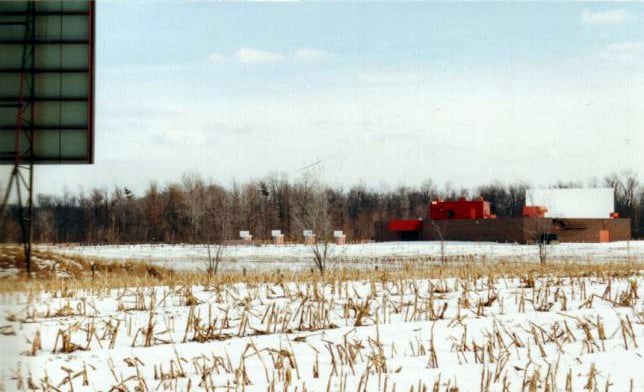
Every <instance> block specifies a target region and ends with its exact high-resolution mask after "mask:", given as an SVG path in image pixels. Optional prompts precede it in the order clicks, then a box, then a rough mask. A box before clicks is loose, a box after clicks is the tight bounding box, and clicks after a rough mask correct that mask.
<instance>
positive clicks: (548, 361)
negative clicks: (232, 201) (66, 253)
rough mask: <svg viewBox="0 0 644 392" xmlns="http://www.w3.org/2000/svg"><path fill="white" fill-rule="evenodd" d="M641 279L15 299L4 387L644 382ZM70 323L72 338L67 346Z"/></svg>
mask: <svg viewBox="0 0 644 392" xmlns="http://www.w3.org/2000/svg"><path fill="white" fill-rule="evenodd" d="M363 248H364V247H363ZM642 285H644V278H642V277H641V275H639V276H634V277H631V278H628V279H623V278H622V279H618V278H613V279H611V280H610V281H609V280H607V279H603V278H601V279H600V278H592V277H586V278H572V279H570V278H561V277H558V278H554V277H552V278H542V279H539V278H538V279H536V281H535V282H534V284H530V282H528V281H522V280H520V279H510V278H508V279H498V280H494V281H492V280H489V279H487V278H484V279H479V280H470V281H458V280H456V279H446V280H428V279H419V280H396V281H385V282H380V281H378V282H376V281H348V282H335V283H326V284H325V283H312V282H305V283H293V282H286V283H281V282H278V283H263V284H258V285H247V284H244V283H236V284H229V285H221V286H215V287H202V286H192V287H173V288H171V287H152V288H131V289H120V290H112V291H104V290H97V291H82V290H81V291H78V292H76V293H75V295H74V296H73V297H64V296H63V297H61V293H50V292H41V293H24V294H5V295H4V297H3V299H2V301H1V303H0V311H1V312H2V313H3V314H5V315H6V320H5V323H6V324H7V325H8V326H9V327H10V328H5V329H6V330H7V331H13V332H14V333H16V334H17V335H3V334H0V347H2V348H3V355H2V358H1V359H0V364H1V365H2V367H1V368H2V369H3V371H2V373H1V374H0V377H1V379H0V390H18V389H19V386H20V385H21V384H20V383H23V384H22V385H23V387H24V386H26V385H29V383H30V382H31V383H33V384H35V385H37V386H38V387H41V388H42V387H44V386H46V385H47V383H49V384H51V385H53V386H55V387H57V388H59V389H60V390H63V391H68V390H71V389H72V388H71V387H72V386H73V390H74V391H95V390H100V391H108V390H124V391H134V390H148V391H153V390H188V389H191V390H226V386H230V389H229V390H231V391H232V390H239V391H241V390H246V391H249V392H250V391H267V390H280V391H281V390H288V391H295V390H296V388H297V390H298V391H303V390H304V389H305V388H306V390H309V391H327V390H331V391H357V390H365V391H393V390H394V389H395V390H398V391H409V390H410V387H411V386H413V387H414V388H416V389H414V390H415V391H418V389H417V388H418V387H417V386H418V385H419V384H425V385H426V386H427V388H428V390H432V387H433V385H434V383H435V382H437V381H438V380H440V381H438V383H439V387H440V391H444V390H447V386H448V383H449V385H451V386H453V385H454V384H456V385H457V386H458V387H459V388H460V391H480V390H481V387H480V386H481V384H482V383H483V384H485V381H484V380H482V378H483V379H489V382H490V391H502V390H503V385H504V383H506V384H507V385H508V389H507V390H511V391H517V390H523V389H522V385H523V384H524V383H529V382H530V380H531V379H532V382H533V383H534V384H536V385H535V386H538V390H544V389H545V384H546V383H550V388H551V390H565V385H566V378H567V377H568V375H569V374H570V382H572V388H571V390H575V391H577V390H583V389H582V388H583V387H584V385H586V384H587V383H588V380H589V379H590V380H591V381H593V380H594V381H593V382H595V383H596V384H595V385H596V388H597V389H598V390H600V389H601V390H604V388H605V386H606V384H607V383H610V384H611V385H610V390H614V391H626V390H633V391H644V378H643V377H641V376H640V373H641V369H644V359H643V355H644V349H643V348H642V347H644V328H642V322H643V321H644V314H643V312H644V304H643V302H642V300H641V297H642V294H641V292H640V293H638V291H637V287H642ZM638 297H639V298H638ZM624 298H627V299H628V298H630V299H631V300H633V301H634V302H633V303H632V304H631V306H622V304H620V299H624ZM443 307H445V311H444V313H442V312H443V311H442V309H443ZM546 308H547V309H546ZM441 313H442V314H441ZM358 314H362V315H363V317H359V316H358ZM358 320H360V321H358ZM151 325H152V326H153V327H152V330H151V331H152V333H151V334H150V339H149V341H148V342H147V343H146V339H145V337H144V336H143V335H144V334H145V331H146V330H147V329H148V328H150V326H151ZM195 326H200V327H201V328H196V327H195ZM629 326H630V327H629ZM629 328H630V329H629ZM197 330H198V331H200V333H201V334H199V333H197ZM61 331H62V332H61ZM37 332H39V333H40V337H41V348H39V349H37V350H36V355H35V356H32V355H31V351H32V342H33V339H34V337H35V335H36V333H37ZM59 333H63V334H67V333H69V339H70V340H69V341H70V342H71V343H72V344H73V345H76V346H75V348H76V349H74V350H73V351H71V352H67V353H64V352H60V350H61V347H62V336H59V338H58V342H57V334H59ZM199 336H201V338H199ZM71 347H74V346H71ZM432 347H434V351H433V354H432ZM591 369H595V370H591ZM85 371H86V373H85ZM595 371H596V372H595ZM595 373H596V375H594V374H595ZM68 374H69V375H71V377H70V380H67V377H68ZM162 374H163V375H165V376H162ZM171 374H172V375H171ZM589 374H590V376H589ZM74 375H78V376H76V377H74ZM155 375H156V377H155ZM243 375H245V376H246V377H247V378H244V377H243ZM593 375H594V376H593ZM85 376H86V377H85ZM85 378H86V379H85ZM84 379H85V380H84ZM548 380H549V381H548ZM84 381H86V384H87V385H83V384H84ZM287 383H288V384H289V386H288V387H285V386H284V385H285V384H287ZM631 383H632V389H629V388H631ZM70 384H72V385H70ZM242 384H245V385H243V386H242ZM553 384H555V385H553ZM272 385H274V389H271V388H272ZM343 385H344V386H343ZM137 387H138V388H140V389H136V388H137ZM117 388H120V389H117ZM215 388H217V389H215ZM592 389H593V388H592V386H591V390H592ZM526 390H529V388H527V387H526ZM535 390H537V389H535Z"/></svg>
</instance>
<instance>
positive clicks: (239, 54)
mask: <svg viewBox="0 0 644 392" xmlns="http://www.w3.org/2000/svg"><path fill="white" fill-rule="evenodd" d="M233 57H234V58H235V60H237V61H239V62H240V63H246V64H270V63H279V62H281V61H283V60H284V55H283V54H281V53H279V52H269V51H266V50H260V49H255V48H240V49H238V50H237V51H235V53H234V54H233Z"/></svg>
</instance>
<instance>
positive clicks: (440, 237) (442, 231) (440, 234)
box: [431, 219, 447, 264]
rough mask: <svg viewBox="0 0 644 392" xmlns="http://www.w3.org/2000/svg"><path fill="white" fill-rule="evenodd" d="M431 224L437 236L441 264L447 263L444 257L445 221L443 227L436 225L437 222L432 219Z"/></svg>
mask: <svg viewBox="0 0 644 392" xmlns="http://www.w3.org/2000/svg"><path fill="white" fill-rule="evenodd" d="M431 222H432V227H433V228H434V232H435V233H436V235H437V236H438V240H439V241H440V245H441V249H440V251H441V264H445V262H446V261H447V258H446V257H445V237H446V236H447V221H444V222H445V224H444V225H441V224H440V223H437V221H436V220H434V219H432V220H431Z"/></svg>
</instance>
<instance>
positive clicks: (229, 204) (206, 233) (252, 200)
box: [0, 172, 644, 244]
mask: <svg viewBox="0 0 644 392" xmlns="http://www.w3.org/2000/svg"><path fill="white" fill-rule="evenodd" d="M583 185H586V186H592V187H597V186H608V187H612V188H613V189H614V191H615V210H616V212H618V213H619V214H620V216H622V217H628V218H631V224H632V229H633V236H634V237H635V238H640V237H643V236H644V227H642V224H641V223H642V222H644V186H642V185H640V182H639V180H638V176H637V174H636V173H634V172H624V173H620V174H611V175H609V176H606V177H605V178H604V179H603V180H594V181H591V182H590V183H587V184H582V183H576V182H570V183H556V184H553V187H560V188H562V187H581V186H583ZM526 188H528V185H527V184H525V183H522V182H517V183H510V184H504V183H500V182H493V183H490V184H486V185H482V186H479V187H476V188H472V189H467V188H462V187H461V188H456V187H453V186H451V185H449V184H448V185H444V186H438V185H437V184H435V183H434V182H432V181H431V180H427V181H425V182H423V183H422V184H420V185H418V186H399V187H396V188H387V187H384V186H383V187H379V188H376V187H369V186H366V185H364V184H356V185H354V186H351V187H349V188H348V189H343V188H340V187H333V186H328V185H324V184H320V183H319V182H317V181H316V180H315V179H312V177H310V176H302V178H298V179H290V178H288V177H286V176H283V175H270V176H267V177H266V178H262V179H257V180H249V181H246V182H243V183H237V182H234V183H232V184H231V185H229V186H223V185H221V184H218V183H216V182H213V181H207V180H204V179H203V178H202V177H200V176H198V175H194V174H187V175H184V176H183V177H182V178H181V180H180V181H176V182H172V183H168V184H167V185H163V186H160V185H159V184H157V183H154V182H153V183H150V184H149V185H148V186H147V189H146V190H145V191H144V192H143V193H142V194H139V195H137V194H135V193H134V192H132V191H130V190H129V189H128V188H125V187H114V188H112V189H107V188H96V189H91V190H90V191H88V192H83V191H78V192H76V193H72V192H65V193H64V194H62V195H58V196H57V195H46V194H41V195H38V196H37V198H36V206H35V208H34V214H33V230H34V231H33V233H34V234H33V239H34V241H36V242H47V243H64V242H77V243H86V244H119V243H157V242H163V243H205V242H221V241H223V240H231V239H237V238H238V233H239V231H240V230H250V232H251V234H252V235H253V237H254V238H255V239H258V240H269V239H270V238H271V230H276V229H277V230H281V231H282V233H283V234H284V235H285V237H286V239H287V240H301V238H302V229H305V228H307V227H305V226H304V225H305V224H303V222H307V221H308V220H307V219H305V218H306V215H307V214H310V213H311V212H312V211H315V210H316V209H317V210H319V209H320V206H323V208H324V209H325V217H328V218H327V219H328V222H329V225H328V226H329V227H330V228H331V229H332V230H343V231H344V233H345V234H346V235H347V239H348V240H350V241H352V240H353V241H357V240H363V239H369V238H371V237H372V236H373V230H374V222H376V221H381V220H389V219H399V218H420V217H425V216H426V215H427V207H428V204H429V203H430V202H431V201H432V200H436V199H438V198H440V199H444V200H450V199H457V198H458V197H461V196H465V197H470V198H472V197H478V196H481V197H483V198H484V199H485V200H488V201H490V202H491V203H492V212H493V213H494V214H496V215H497V216H509V217H516V216H521V212H522V207H523V206H524V205H525V190H526ZM321 201H322V202H321ZM6 213H7V216H6V217H5V218H6V219H4V220H3V221H2V222H3V224H2V227H1V228H0V241H1V242H13V241H19V240H20V226H19V222H18V220H17V216H18V211H17V208H16V207H15V206H12V207H11V208H9V209H8V210H7V212H6ZM308 228H310V227H308Z"/></svg>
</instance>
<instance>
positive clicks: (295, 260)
mask: <svg viewBox="0 0 644 392" xmlns="http://www.w3.org/2000/svg"><path fill="white" fill-rule="evenodd" d="M444 245H445V247H444V254H445V255H446V256H447V257H448V258H450V261H459V260H466V261H482V262H484V261H500V260H510V261H537V260H538V254H539V251H538V248H537V246H536V245H519V244H499V243H491V242H482V243H476V242H445V243H444ZM39 249H40V250H52V251H55V252H58V253H63V254H66V255H80V256H86V257H98V258H103V259H108V260H139V261H146V262H150V263H152V264H156V265H159V266H164V267H171V268H175V269H206V268H207V262H206V260H207V254H208V251H207V249H206V246H205V245H117V246H112V245H110V246H66V245H56V246H39ZM330 254H331V255H332V259H333V260H335V262H337V263H338V264H340V265H343V266H347V267H350V266H358V267H359V266H364V265H371V264H380V265H384V266H387V265H397V263H404V262H405V261H414V262H419V261H428V262H432V261H437V260H439V259H440V254H441V245H440V243H439V242H383V243H369V244H352V245H343V246H334V245H331V249H330ZM223 255H224V259H225V261H226V263H223V264H222V268H223V269H242V268H247V269H249V270H251V269H276V268H280V269H283V270H287V269H303V268H310V266H311V263H310V258H311V255H312V252H311V248H310V246H306V245H279V246H278V245H263V246H226V247H225V249H224V253H223ZM548 258H549V259H550V260H553V261H582V262H594V261H600V262H605V261H635V262H644V241H629V242H611V243H562V244H556V245H550V246H549V247H548Z"/></svg>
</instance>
